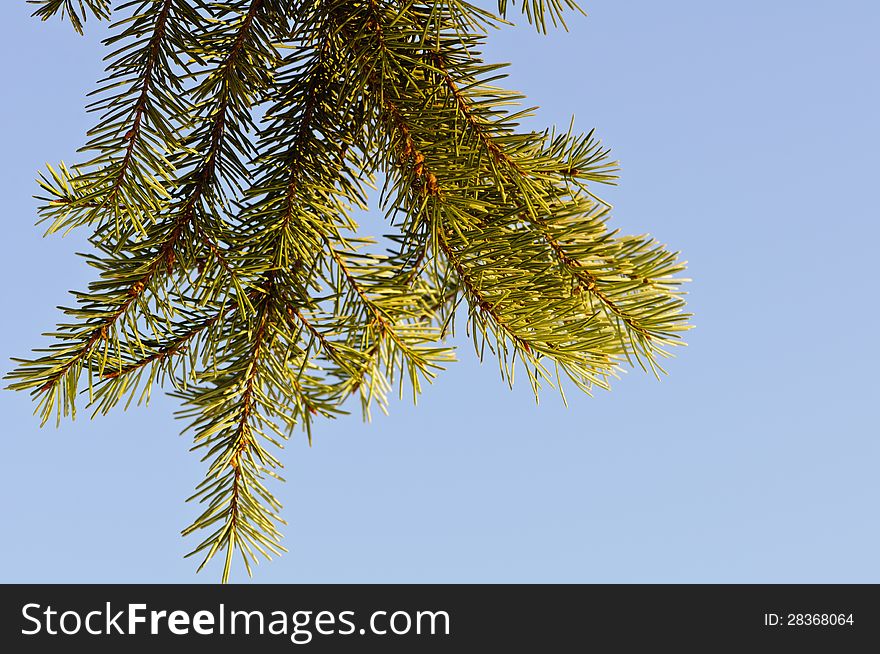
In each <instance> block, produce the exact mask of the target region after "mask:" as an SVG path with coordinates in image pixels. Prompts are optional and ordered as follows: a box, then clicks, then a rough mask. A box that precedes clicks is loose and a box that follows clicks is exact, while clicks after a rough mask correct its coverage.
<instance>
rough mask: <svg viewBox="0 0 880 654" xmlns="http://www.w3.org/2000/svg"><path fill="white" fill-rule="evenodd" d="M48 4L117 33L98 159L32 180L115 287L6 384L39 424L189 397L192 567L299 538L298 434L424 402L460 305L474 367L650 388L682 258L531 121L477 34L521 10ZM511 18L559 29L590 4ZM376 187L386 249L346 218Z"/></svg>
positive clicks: (327, 1) (72, 312) (97, 132)
mask: <svg viewBox="0 0 880 654" xmlns="http://www.w3.org/2000/svg"><path fill="white" fill-rule="evenodd" d="M35 4H38V5H39V7H38V8H37V11H36V12H35V13H36V15H37V16H38V17H40V18H42V19H46V18H48V17H50V16H52V15H56V14H62V15H65V16H68V17H69V18H70V20H71V22H72V23H73V26H74V28H75V29H77V30H81V29H82V26H83V21H84V20H85V16H86V15H89V16H92V17H97V18H110V17H111V14H114V15H113V18H114V20H116V22H115V23H114V24H113V25H112V26H111V29H112V36H111V37H110V38H109V39H107V40H106V41H105V44H106V45H107V46H108V47H110V48H111V49H113V52H111V53H110V55H109V56H108V61H109V63H108V65H107V77H106V78H105V79H104V80H102V81H101V82H100V88H99V89H98V91H97V92H96V93H97V94H98V99H97V101H96V102H94V103H93V104H92V105H91V108H92V109H93V110H96V111H99V112H100V114H101V118H100V121H99V123H98V125H96V126H95V128H94V129H93V130H92V131H91V132H90V133H89V137H88V142H87V143H86V145H85V148H84V150H85V151H87V152H89V153H90V154H89V157H91V158H90V159H88V160H86V161H83V162H81V163H78V164H76V165H74V166H72V167H68V166H66V165H65V164H61V165H60V166H57V167H52V166H49V167H48V168H47V170H46V171H45V172H44V173H41V175H40V180H39V184H40V187H41V188H42V191H43V194H44V197H42V198H41V199H42V201H43V205H42V206H41V207H40V209H39V213H40V217H41V220H46V221H48V222H49V231H50V232H51V231H64V232H66V231H68V230H71V229H74V228H76V227H78V226H86V225H87V226H89V227H90V228H91V229H92V230H93V232H92V234H91V236H90V238H89V243H90V244H91V246H92V247H93V252H91V253H89V254H87V255H85V257H86V260H87V262H88V263H89V265H91V266H92V267H94V268H95V269H96V270H97V279H96V280H95V281H93V282H92V283H91V284H89V286H88V289H87V290H86V291H83V292H76V293H74V296H75V298H76V305H75V306H74V307H70V308H66V309H64V313H65V315H66V318H65V319H64V320H65V321H64V322H62V323H60V324H59V325H58V327H57V329H56V330H55V332H53V333H51V334H49V336H50V337H52V338H53V339H54V340H53V342H52V343H51V345H50V346H49V347H47V348H45V349H44V350H42V351H38V353H37V354H35V355H34V356H33V358H30V359H25V360H19V361H18V363H19V365H18V367H17V368H16V370H14V371H13V372H12V373H10V374H9V375H7V378H8V379H10V381H11V383H10V388H13V389H19V390H28V391H30V393H31V394H32V395H33V396H34V398H35V400H36V405H37V406H36V412H37V413H38V414H39V415H40V416H41V418H42V420H43V422H45V421H46V420H47V419H48V418H49V417H50V416H51V414H52V413H53V412H54V413H55V414H56V415H57V417H58V419H59V420H60V418H61V416H62V415H67V414H71V415H73V414H74V413H75V399H76V398H77V396H78V395H79V394H80V393H81V392H83V393H87V394H88V403H89V404H88V406H89V408H92V409H94V413H95V414H97V413H106V412H107V411H109V410H111V409H112V408H113V407H115V406H117V405H118V404H120V403H122V402H124V403H125V406H128V405H129V404H130V403H132V402H134V401H137V402H142V401H146V400H148V399H149V397H150V393H151V390H152V389H153V388H154V387H157V386H160V387H163V388H170V390H171V395H172V396H173V397H176V398H177V399H179V400H180V401H181V402H182V405H183V409H182V410H181V412H180V413H179V415H180V417H182V418H184V419H185V420H186V421H187V429H189V430H191V431H192V433H193V440H194V444H193V450H194V451H196V452H199V453H200V454H201V455H202V460H203V461H204V462H206V463H207V471H206V474H205V478H204V479H203V480H202V482H201V483H200V484H198V485H197V487H196V490H195V493H194V495H193V496H192V497H191V498H190V500H193V501H194V502H196V503H197V505H198V506H199V511H198V512H197V513H198V515H197V516H196V517H195V518H194V520H193V521H192V523H191V524H190V525H189V526H188V527H186V528H185V529H184V530H183V534H184V535H190V534H195V533H199V534H201V540H200V541H199V542H198V544H197V545H195V546H194V547H193V549H192V551H191V552H190V554H189V556H199V557H200V558H201V563H200V566H199V569H202V568H204V567H205V566H206V565H207V564H208V563H209V562H210V561H211V560H212V559H213V558H214V557H215V556H217V554H218V553H223V557H222V558H223V559H224V562H223V565H222V573H221V579H222V581H224V582H225V581H228V580H229V579H230V575H231V571H232V566H233V561H234V559H235V558H236V556H239V557H240V558H241V560H242V562H243V564H244V568H245V570H246V571H247V572H248V573H249V574H250V573H251V572H252V564H254V563H256V562H257V561H258V560H259V559H260V558H271V557H273V556H275V555H278V554H280V553H282V552H283V551H284V547H283V546H282V544H281V542H282V534H281V525H282V524H283V523H284V521H283V519H282V517H281V515H280V511H281V506H280V503H279V502H278V500H277V499H276V498H275V497H274V495H273V493H272V492H271V490H270V488H269V487H268V481H267V480H268V479H269V478H277V479H280V477H279V476H278V474H277V473H278V471H279V470H280V468H281V467H282V462H281V460H280V455H279V454H278V451H279V450H280V449H281V448H282V447H283V444H284V441H285V440H286V439H287V438H289V437H290V436H291V434H293V433H294V431H295V430H297V429H302V430H303V431H304V432H305V433H306V434H307V437H308V440H309V443H310V444H311V442H312V436H313V429H314V425H315V421H316V420H317V418H318V417H331V418H332V417H335V416H337V415H340V414H342V413H345V412H346V410H347V409H346V406H347V405H346V402H347V401H348V400H349V398H351V396H352V395H354V394H358V395H359V399H360V404H361V409H362V412H363V415H364V417H365V419H369V417H370V411H371V408H372V407H374V406H379V407H380V408H381V409H382V410H383V411H386V410H387V408H388V398H389V396H390V393H391V392H392V391H393V390H395V389H396V390H398V393H399V394H400V395H401V396H402V395H403V394H404V391H405V390H406V389H409V390H410V391H411V392H412V396H413V399H415V398H416V397H417V396H418V394H419V392H420V391H421V388H422V384H423V383H424V381H425V380H428V381H430V380H431V379H432V378H433V376H434V375H435V374H437V371H438V370H439V369H441V368H442V367H443V366H444V365H445V363H446V362H448V361H450V360H451V359H452V350H451V348H449V347H446V346H445V345H444V343H443V340H444V338H445V336H446V335H447V334H448V333H449V332H451V331H454V329H455V324H456V313H457V312H458V310H459V309H460V308H461V307H462V306H465V307H466V308H465V309H463V310H466V312H467V314H466V318H467V322H466V325H467V331H468V333H469V335H470V337H471V340H472V341H473V345H474V348H475V350H476V353H477V355H478V356H479V357H480V358H483V357H485V356H486V352H487V350H488V351H489V352H491V353H492V354H493V355H494V356H495V357H496V359H497V361H498V364H499V368H500V370H501V374H502V377H503V379H504V380H505V381H506V382H507V383H508V384H512V383H513V379H514V372H515V370H523V369H524V370H525V373H526V375H527V378H528V380H529V383H530V385H531V387H532V388H533V390H534V393H535V397H536V399H537V398H538V397H539V394H540V392H541V388H542V386H544V385H551V386H556V387H558V388H559V389H560V391H561V390H562V379H561V378H562V376H563V375H564V376H566V377H568V378H569V379H570V380H571V381H572V382H573V383H574V385H575V386H576V387H577V388H579V389H581V390H583V391H585V392H588V393H589V392H591V391H592V390H593V389H595V388H596V387H601V388H607V387H608V386H609V381H610V380H611V379H612V378H613V377H615V376H616V375H617V373H618V372H619V371H620V369H621V367H622V366H623V365H624V364H625V363H627V362H629V363H630V364H631V365H632V364H638V365H640V366H641V367H643V368H645V369H646V370H652V371H653V372H654V373H655V374H659V373H660V372H663V370H662V368H661V367H660V365H659V363H658V360H659V359H660V358H661V357H663V356H668V354H669V351H668V350H667V349H666V348H667V347H669V346H672V345H676V344H678V343H679V342H680V337H681V334H682V332H684V331H685V330H686V329H688V327H689V325H688V324H687V321H688V318H689V315H688V314H686V313H684V300H683V293H682V291H681V285H682V283H683V282H684V281H686V280H683V279H681V278H680V277H679V276H678V275H679V274H680V273H681V271H682V270H683V269H684V264H683V263H682V262H681V261H679V257H678V253H676V252H673V251H670V250H668V249H666V248H665V247H664V246H662V245H660V244H658V243H657V242H656V241H654V240H653V239H651V238H649V237H646V236H626V235H621V234H620V233H619V232H618V231H616V230H611V229H609V227H608V225H607V220H608V218H609V213H610V210H611V207H610V205H608V204H607V203H605V202H603V201H602V200H600V199H599V198H598V197H596V196H595V195H594V194H593V190H592V186H593V184H595V183H605V182H613V181H614V180H615V179H616V175H615V172H616V168H615V164H614V163H613V162H611V161H610V159H609V156H608V155H609V152H608V150H607V149H604V148H603V147H602V146H601V145H600V144H599V142H598V141H597V140H596V139H595V138H594V137H593V133H592V132H590V133H589V134H586V135H581V136H576V135H573V133H572V132H571V130H569V131H566V132H559V133H557V132H556V131H555V130H546V131H543V132H540V131H537V132H535V131H524V130H522V129H521V128H520V126H519V122H520V121H521V120H522V119H523V118H524V117H526V116H530V115H531V114H532V110H530V109H519V108H517V105H519V103H520V102H522V101H523V99H524V98H523V96H522V95H521V94H519V93H515V92H512V91H507V90H504V89H502V88H498V87H496V86H495V84H496V83H497V82H498V81H499V80H502V79H504V75H503V74H502V73H501V72H499V71H500V69H501V68H502V67H503V66H501V65H497V64H492V63H487V62H484V61H483V60H482V58H481V57H482V55H481V50H482V46H483V43H484V40H485V36H486V34H485V32H486V30H488V29H489V28H492V29H494V28H496V27H499V26H500V25H502V24H504V23H506V22H507V18H508V17H510V15H511V14H512V8H513V7H514V5H515V3H514V2H507V1H506V0H499V3H498V12H497V13H493V12H491V11H488V10H486V9H484V8H480V7H477V6H475V5H472V4H470V3H468V2H466V1H465V0H449V1H446V2H431V3H428V2H421V1H415V2H406V3H399V2H396V1H394V0H369V1H368V2H355V1H353V0H319V1H317V2H305V1H304V0H302V1H301V0H296V1H294V2H285V1H284V0H198V1H196V0H131V1H129V2H125V3H122V4H121V5H119V6H114V7H113V8H112V9H111V7H110V3H109V2H108V1H105V0H81V1H80V0H38V1H37V2H36V3H35ZM520 9H521V10H522V13H524V14H525V16H526V18H527V19H528V20H529V21H530V22H531V23H532V24H533V25H534V26H535V27H536V28H537V29H538V30H539V31H546V30H547V26H548V25H549V24H557V25H561V26H563V27H565V23H564V19H563V15H564V14H567V13H568V11H569V10H577V6H576V5H575V4H574V2H573V1H571V0H559V1H558V2H557V1H556V0H554V1H552V2H545V1H544V0H523V2H521V3H520ZM117 17H118V19H117ZM259 115H262V116H263V118H262V121H261V122H259V124H258V122H257V118H256V117H257V116H259ZM378 179H382V180H383V182H382V186H381V189H380V191H379V207H380V209H382V210H383V211H384V212H385V217H386V219H387V222H386V225H387V227H388V232H389V233H386V234H384V237H385V242H386V243H387V248H386V249H385V251H383V252H380V251H377V250H378V247H377V245H378V244H377V242H376V241H375V240H373V239H371V238H368V236H367V235H365V234H364V233H363V228H362V226H360V225H359V224H358V220H356V214H355V213H354V210H356V209H359V210H366V209H367V208H368V201H367V192H366V189H367V187H372V186H375V185H376V180H378ZM83 373H85V377H86V381H87V384H86V388H83V389H81V388H80V385H81V383H82V377H83ZM218 558H220V557H218Z"/></svg>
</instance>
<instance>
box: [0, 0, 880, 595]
mask: <svg viewBox="0 0 880 654" xmlns="http://www.w3.org/2000/svg"><path fill="white" fill-rule="evenodd" d="M584 6H585V7H586V9H587V10H588V12H589V17H588V18H572V20H571V21H570V27H571V33H569V34H564V33H554V34H552V35H551V36H549V37H538V36H535V35H533V34H532V32H531V30H530V29H528V28H516V29H513V28H512V29H508V30H505V31H502V32H497V33H494V34H492V35H491V45H490V47H489V48H488V51H487V58H489V59H492V60H496V61H499V60H500V61H511V62H513V67H512V68H511V69H510V73H511V77H510V80H509V81H508V86H510V87H512V88H517V89H519V90H522V91H525V92H526V93H527V94H528V96H529V98H530V100H531V101H532V102H533V103H535V104H538V105H540V106H541V107H542V108H541V110H540V112H539V113H538V116H537V117H536V119H535V120H534V121H533V122H532V125H534V126H536V127H537V126H544V125H549V124H553V123H555V124H558V125H561V126H563V127H564V126H567V125H568V122H569V119H570V117H571V115H572V114H574V115H575V116H576V123H575V124H576V126H577V127H578V128H580V129H582V130H589V129H590V128H593V127H595V128H596V129H597V133H598V134H599V135H600V136H601V138H602V139H603V141H604V142H605V143H606V144H607V145H609V146H611V148H612V150H613V152H614V154H615V156H616V158H618V159H619V160H620V161H621V163H622V179H621V184H620V186H619V187H617V188H613V189H601V190H602V192H603V195H604V197H605V198H606V199H608V200H610V201H611V202H612V203H613V204H614V206H615V210H614V217H613V225H614V226H616V227H619V228H620V229H622V230H623V231H626V232H630V233H643V232H650V233H652V234H653V235H655V236H656V237H657V238H658V239H659V240H661V241H662V242H664V243H667V244H669V245H670V246H671V247H672V248H674V249H677V250H681V251H683V253H684V258H686V259H687V260H688V261H689V262H690V265H689V276H690V277H691V278H693V280H694V281H693V283H691V284H690V285H689V291H690V298H689V307H690V310H691V311H693V312H694V314H695V318H694V323H695V324H696V329H694V330H693V331H692V332H690V334H689V336H688V340H689V342H690V345H689V347H687V348H684V349H680V350H679V351H678V357H677V358H676V359H675V360H673V361H672V362H671V363H670V364H669V366H668V369H669V372H670V375H669V376H668V377H667V378H664V379H663V380H662V381H661V382H658V381H656V380H655V379H653V378H651V377H648V376H646V375H644V374H642V373H641V372H632V373H630V374H627V375H626V376H625V377H624V378H623V379H622V380H621V381H620V382H618V383H617V384H616V386H615V387H614V389H613V391H612V392H610V393H604V392H600V394H599V395H597V396H596V397H594V398H589V397H580V396H576V395H574V394H573V393H569V407H568V408H565V407H563V406H562V403H561V402H560V401H559V400H558V398H557V397H555V396H553V395H551V394H547V395H546V396H545V397H544V398H543V399H542V401H541V404H540V405H539V406H536V405H535V402H534V400H533V398H532V397H531V395H530V390H529V388H528V387H527V385H525V384H521V385H519V386H518V387H516V388H515V389H514V390H513V391H509V390H507V387H506V386H505V385H504V384H503V383H502V382H501V380H500V379H499V378H498V371H497V367H496V366H495V365H494V363H492V362H487V363H486V364H485V365H483V366H480V365H479V364H478V362H476V361H475V360H474V358H473V355H472V352H473V349H472V348H469V347H468V346H467V345H466V344H464V343H463V341H462V343H463V344H464V345H465V346H464V347H461V348H460V351H459V359H460V360H459V362H457V363H455V364H453V365H452V366H451V367H450V368H449V369H448V370H447V371H446V372H445V374H443V375H441V377H440V378H439V380H438V381H437V382H436V383H435V384H434V385H433V386H431V387H429V388H427V390H426V391H425V393H424V394H423V395H422V397H421V399H420V401H419V404H418V406H416V407H413V406H412V405H411V404H409V403H407V402H396V403H394V404H392V407H391V414H390V416H387V417H386V416H382V415H378V416H376V418H375V420H374V421H373V423H372V424H369V425H364V424H362V423H361V422H360V418H359V414H358V413H357V412H355V413H354V414H353V415H352V416H350V417H348V418H345V419H342V420H338V421H335V422H324V423H321V424H320V425H319V428H318V430H317V432H316V436H315V443H314V446H313V447H312V448H311V449H309V447H308V446H307V443H306V442H305V439H304V438H303V437H302V436H300V435H297V437H295V438H294V439H293V440H292V441H291V442H290V443H289V445H288V447H287V448H286V450H285V451H284V453H283V456H282V458H283V461H284V463H285V466H286V469H285V473H284V474H285V477H286V478H287V480H288V481H287V483H286V484H283V485H276V490H277V492H278V495H279V497H280V498H281V500H282V501H283V503H284V505H285V517H286V518H287V521H288V523H289V525H288V527H287V528H286V534H287V537H286V541H285V543H286V545H287V547H288V548H289V549H290V553H289V554H287V555H286V556H285V557H283V558H281V559H279V560H276V561H273V562H272V563H269V564H262V565H260V566H259V567H258V568H257V569H256V571H255V580H257V581H260V582H444V581H456V582H880V559H878V556H877V552H878V551H880V511H878V500H880V476H878V474H877V469H878V462H880V445H878V432H880V430H878V427H877V424H878V421H877V414H876V409H871V408H870V407H871V405H874V406H876V403H877V396H878V390H880V389H878V376H877V364H878V363H880V361H878V351H877V348H876V346H875V345H874V342H873V338H874V331H875V329H876V324H877V322H878V319H880V310H878V306H877V301H876V299H875V295H876V291H875V288H876V282H877V272H876V265H875V262H876V261H877V252H876V247H877V243H878V239H880V227H878V218H880V210H878V203H877V200H876V191H875V189H876V188H877V177H878V172H880V165H878V154H877V153H878V152H880V126H878V121H877V116H878V113H880V111H878V110H880V78H878V76H877V74H876V65H877V62H878V60H880V40H878V39H877V34H878V33H880V5H878V4H877V3H876V2H869V1H865V2H856V1H841V2H834V3H832V2H792V1H783V0H777V1H775V2H772V3H769V2H756V1H744V2H738V3H706V2H684V1H672V2H667V3H656V2H647V1H645V2H635V1H631V2H625V3H623V2H612V1H611V0H589V1H585V3H584ZM28 13H29V9H28V7H27V5H25V3H24V2H23V0H15V1H14V2H3V3H2V5H0V30H2V38H0V61H2V62H3V63H2V64H0V65H2V70H3V76H4V82H5V84H4V88H5V90H6V94H5V97H6V98H7V99H6V101H5V102H3V103H2V104H0V124H2V125H3V126H4V129H3V132H4V146H5V148H4V155H3V157H2V159H0V168H2V175H0V185H2V197H3V199H4V224H5V226H6V227H5V230H4V245H5V247H6V251H5V255H4V256H3V257H2V258H0V267H2V272H0V274H2V277H3V279H5V280H6V283H5V284H3V285H2V287H0V293H2V299H0V302H2V306H3V315H4V318H5V319H4V320H3V321H2V323H0V330H2V339H0V343H2V351H0V354H2V355H3V357H4V358H6V357H10V356H16V355H19V356H20V355H24V354H26V353H27V352H28V350H29V349H30V348H31V347H33V346H36V345H40V344H42V343H45V340H44V339H41V338H40V337H39V334H40V333H41V332H43V331H47V330H49V329H50V328H51V327H52V326H53V325H54V323H55V321H56V320H57V318H58V317H59V313H58V311H57V310H56V309H55V308H54V307H55V306H56V305H59V304H64V303H67V302H68V297H69V296H67V294H66V292H67V291H68V290H69V289H72V288H82V287H84V286H85V284H86V283H87V282H88V280H89V279H90V275H89V271H88V270H87V267H86V266H85V265H84V262H83V261H82V260H81V259H80V258H79V257H77V256H75V254H74V252H75V251H77V250H84V249H85V248H86V245H85V241H84V237H83V235H82V234H73V235H71V236H68V237H67V238H65V239H61V238H59V237H52V238H48V239H43V238H41V232H40V229H39V228H35V227H34V226H33V223H34V220H35V211H34V210H35V206H36V203H35V201H34V200H32V199H31V197H30V196H31V194H32V193H33V192H35V190H36V185H35V184H34V182H33V179H34V176H35V174H36V172H37V171H38V170H39V169H40V167H41V166H42V165H43V164H44V163H45V162H57V161H58V160H60V159H64V160H66V161H68V162H73V161H76V156H75V150H76V148H77V147H79V146H80V145H81V144H82V143H83V141H84V132H85V130H86V129H87V128H88V127H89V126H90V125H91V124H92V121H93V119H94V118H93V117H92V116H89V115H87V114H86V113H85V111H84V110H83V108H82V107H83V105H84V104H85V97H84V96H85V93H86V92H88V91H89V90H91V89H92V88H93V85H94V82H95V80H96V79H98V77H99V76H100V73H101V63H100V58H101V56H103V54H104V53H103V49H102V48H101V46H100V44H99V40H100V38H101V36H102V35H104V34H105V33H106V32H105V27H104V26H99V25H96V24H94V23H90V24H89V29H88V30H87V35H86V36H85V37H78V36H76V35H74V34H73V32H72V30H70V28H69V26H68V25H66V24H65V25H60V24H57V23H56V22H52V23H39V22H37V21H35V20H33V19H30V18H28ZM3 365H4V366H5V368H4V372H5V371H6V370H8V368H9V364H3ZM871 398H874V399H873V400H872V399H871ZM175 408H176V407H175V403H174V402H173V401H172V400H169V399H167V398H165V397H163V396H162V395H161V393H157V394H155V396H154V401H153V402H152V404H151V405H150V406H149V407H146V408H144V407H141V408H136V409H131V410H129V411H128V412H127V413H123V412H121V411H119V412H116V413H113V414H112V415H110V416H108V417H106V418H100V419H96V420H94V421H89V420H88V419H86V418H85V417H83V418H80V419H78V420H77V421H76V422H75V423H65V424H64V425H63V426H62V427H61V428H60V429H55V428H53V427H49V428H46V429H42V430H41V429H39V428H38V426H37V422H36V420H35V419H34V418H33V417H32V415H31V411H32V406H31V404H30V402H29V400H28V397H27V396H26V395H23V394H16V393H12V392H9V391H3V392H2V393H0V415H2V420H3V427H2V433H3V436H2V437H3V452H4V462H5V465H4V473H3V474H2V475H0V494H2V496H3V497H4V498H5V504H6V506H5V511H4V518H5V521H4V527H3V535H4V537H3V538H2V540H0V581H4V582H13V581H17V582H53V581H59V582H160V581H168V582H171V581H179V582H190V581H211V582H213V581H215V580H216V579H217V578H218V577H219V572H218V570H217V569H216V567H213V568H211V569H209V570H208V571H206V572H203V573H202V574H200V575H198V576H196V575H195V574H194V569H195V566H194V565H193V562H192V561H190V560H186V561H184V560H183V559H182V558H181V557H182V555H183V554H184V553H185V552H186V551H188V550H187V548H188V547H190V546H191V545H193V542H191V541H190V540H184V539H181V537H180V536H179V531H180V529H181V528H183V527H185V526H186V525H187V524H188V522H189V521H190V520H191V519H192V518H193V517H194V511H193V508H192V507H190V506H188V505H186V504H184V502H183V499H184V498H185V497H187V496H188V495H189V494H190V493H191V489H192V488H193V486H194V484H195V483H197V481H198V480H199V479H200V478H201V475H202V473H203V470H202V466H201V465H200V464H199V463H198V461H197V460H196V459H197V458H196V457H195V456H194V455H192V454H190V453H189V452H188V448H189V438H188V436H187V435H184V436H182V437H181V436H180V435H179V430H180V427H181V425H180V424H179V423H178V422H176V421H175V420H174V419H173V417H172V413H173V411H174V409H175ZM355 408H356V407H355ZM243 578H245V577H244V575H243V573H241V574H238V575H237V577H235V579H237V580H241V579H243Z"/></svg>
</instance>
